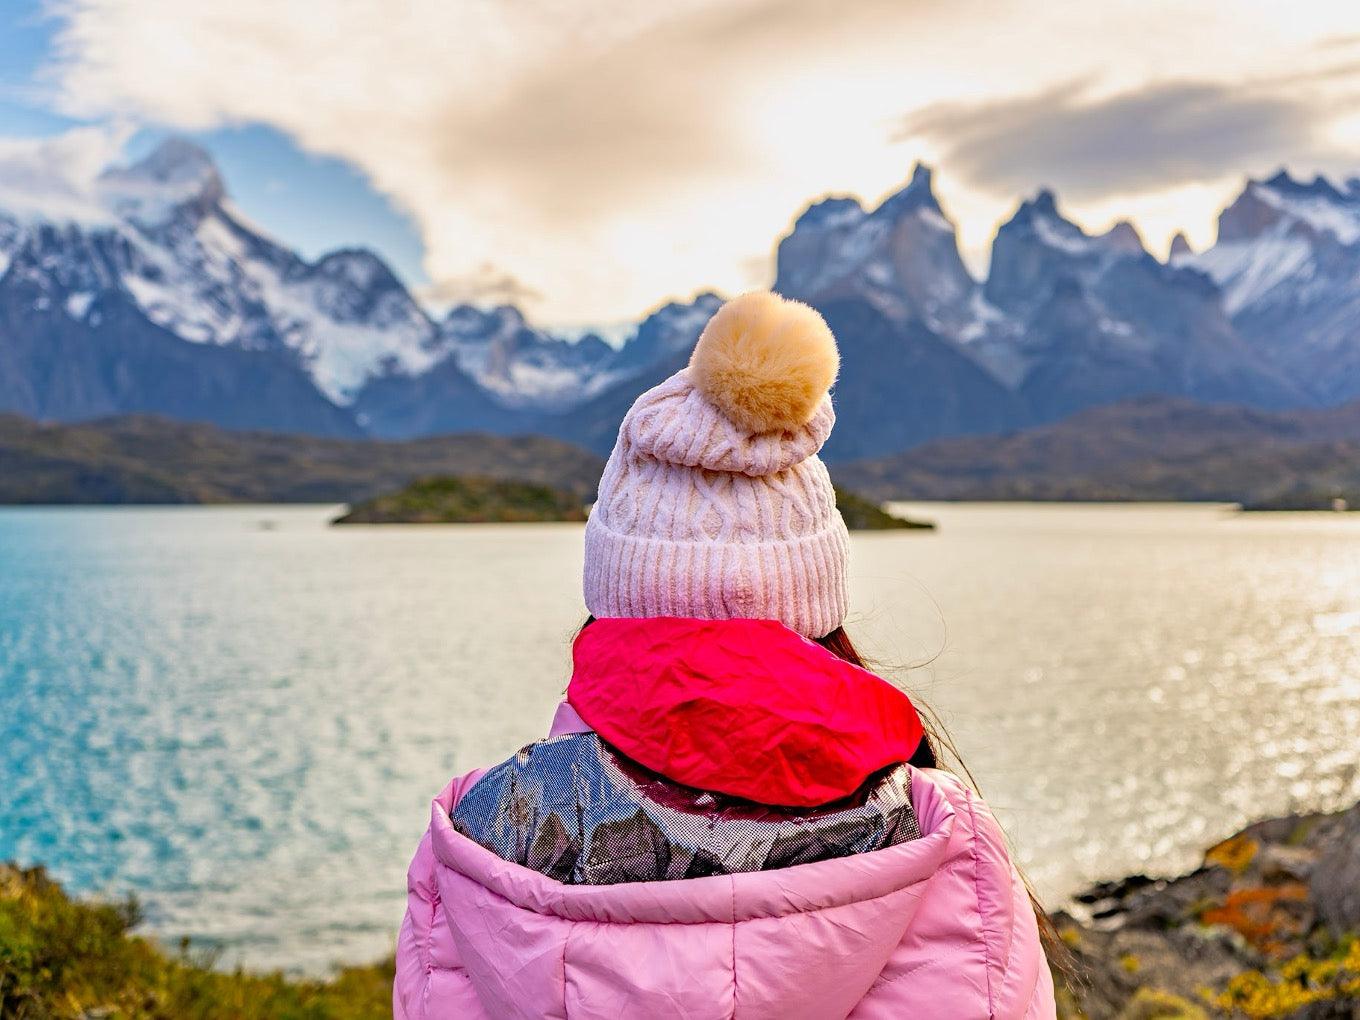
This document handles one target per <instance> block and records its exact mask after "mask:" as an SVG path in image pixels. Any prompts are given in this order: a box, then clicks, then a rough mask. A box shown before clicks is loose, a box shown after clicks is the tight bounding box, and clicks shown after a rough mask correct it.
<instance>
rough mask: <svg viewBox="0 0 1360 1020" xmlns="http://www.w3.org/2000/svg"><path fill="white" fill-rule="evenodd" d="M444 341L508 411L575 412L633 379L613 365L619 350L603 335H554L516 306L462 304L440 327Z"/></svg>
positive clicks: (467, 370) (461, 362) (451, 312)
mask: <svg viewBox="0 0 1360 1020" xmlns="http://www.w3.org/2000/svg"><path fill="white" fill-rule="evenodd" d="M439 337H440V342H441V346H443V347H445V348H447V349H448V350H450V351H452V352H453V355H454V357H455V358H456V359H457V362H458V365H459V367H460V368H462V370H463V371H464V372H466V373H468V374H469V375H470V376H472V377H473V378H474V379H476V380H477V382H478V383H480V384H481V385H482V386H483V387H484V388H485V389H486V390H487V391H488V392H490V393H493V394H495V395H496V396H497V397H499V398H500V399H501V401H502V402H503V403H504V404H505V406H507V407H513V408H533V409H536V410H560V409H566V408H570V407H573V406H575V405H576V404H579V403H582V402H584V401H585V400H588V399H589V398H590V397H592V396H594V395H595V394H596V393H599V392H600V391H601V390H603V389H605V388H606V387H608V386H609V385H611V384H612V383H614V382H616V381H618V379H619V378H621V377H622V375H626V374H627V373H626V372H625V373H620V372H619V371H618V370H617V369H616V368H615V367H614V366H613V365H612V364H611V361H612V359H614V357H615V356H616V351H615V350H614V348H613V347H611V346H610V345H609V344H607V343H606V342H605V341H604V340H603V339H602V338H601V337H600V336H599V335H598V334H595V333H590V332H587V333H586V334H585V335H583V336H581V337H580V338H578V339H575V340H571V341H568V340H565V339H563V338H561V337H558V336H553V335H552V334H550V333H547V332H545V331H544V330H541V329H535V328H534V327H532V326H530V325H529V324H528V323H527V322H525V320H524V314H523V313H522V312H521V311H520V310H519V309H518V308H515V307H514V306H512V305H500V306H498V307H496V308H491V309H480V308H476V307H474V306H472V305H459V306H458V307H457V308H454V309H453V310H452V311H450V312H449V313H448V315H447V316H446V317H445V318H444V321H443V322H442V323H440V327H439Z"/></svg>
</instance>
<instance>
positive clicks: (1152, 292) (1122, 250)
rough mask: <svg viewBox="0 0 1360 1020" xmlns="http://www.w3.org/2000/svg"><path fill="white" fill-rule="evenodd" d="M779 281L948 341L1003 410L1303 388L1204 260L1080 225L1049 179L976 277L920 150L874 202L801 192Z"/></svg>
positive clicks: (1046, 412) (1045, 410)
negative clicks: (1230, 307)
mask: <svg viewBox="0 0 1360 1020" xmlns="http://www.w3.org/2000/svg"><path fill="white" fill-rule="evenodd" d="M776 287H777V289H780V290H781V291H783V292H784V293H787V294H790V295H791V296H796V297H800V298H803V299H805V300H809V301H811V302H812V303H814V304H817V305H818V306H819V307H820V306H824V305H827V304H828V303H831V302H835V301H846V300H856V301H862V302H864V303H866V304H868V305H869V306H871V307H872V308H874V309H875V310H876V312H877V313H878V314H880V315H882V316H883V317H884V318H885V319H886V320H888V322H890V323H896V324H898V326H899V328H908V327H910V328H912V329H914V330H916V331H917V332H918V333H920V334H922V335H923V336H928V337H930V338H934V339H938V340H942V341H944V342H946V343H947V344H949V345H950V346H951V347H952V348H953V349H954V350H955V351H957V352H959V353H962V354H965V355H966V356H967V357H968V358H970V359H971V360H972V361H973V362H974V363H976V364H977V365H978V366H980V367H981V368H982V369H984V370H985V371H986V373H987V374H988V375H990V376H991V377H992V379H994V380H995V381H996V382H998V383H1000V384H1001V386H1002V387H1003V388H1004V389H1005V390H1006V391H1008V392H1010V393H1011V394H1014V395H1017V396H1019V397H1020V398H1021V400H1020V403H1021V404H1022V405H1023V410H1020V411H1017V412H1015V413H1016V415H1018V420H1016V419H1015V418H1012V423H1013V424H1019V423H1022V422H1023V421H1024V420H1031V419H1037V420H1045V419H1049V418H1052V417H1056V416H1060V415H1062V414H1065V413H1068V412H1070V411H1072V410H1076V409H1078V408H1081V407H1085V406H1089V405H1091V404H1095V403H1104V402H1108V401H1112V400H1118V399H1121V398H1123V397H1129V396H1136V395H1140V394H1144V393H1167V394H1177V395H1185V396H1197V397H1202V398H1207V399H1243V400H1248V401H1251V402H1257V403H1264V404H1267V405H1277V404H1284V403H1289V402H1294V401H1297V400H1299V399H1301V394H1300V393H1299V391H1298V389H1297V388H1296V387H1294V386H1293V385H1292V384H1291V383H1290V382H1289V381H1288V380H1287V379H1284V378H1283V377H1282V376H1281V374H1280V373H1279V372H1278V371H1277V370H1276V369H1275V368H1274V367H1273V366H1272V365H1270V364H1268V363H1266V362H1265V360H1264V359H1263V358H1261V357H1260V356H1259V354H1258V353H1257V352H1255V351H1253V350H1252V349H1250V348H1249V347H1248V346H1247V345H1245V344H1243V343H1242V342H1241V341H1240V339H1239V338H1238V337H1236V335H1235V333H1234V331H1233V329H1232V326H1231V324H1230V323H1229V322H1228V320H1227V317H1226V316H1225V315H1224V314H1223V312H1222V309H1221V307H1220V302H1219V295H1218V292H1217V290H1216V288H1215V287H1214V286H1213V285H1212V283H1210V282H1209V281H1208V280H1207V279H1206V278H1205V277H1204V276H1203V275H1202V274H1200V273H1198V272H1195V271H1194V270H1192V269H1188V268H1176V267H1168V266H1164V265H1162V264H1160V263H1159V262H1157V260H1156V259H1154V258H1153V257H1152V256H1151V255H1149V254H1148V253H1147V251H1146V250H1145V248H1144V246H1143V243H1142V240H1141V238H1140V237H1139V236H1138V233H1137V231H1136V230H1135V229H1134V228H1133V226H1132V225H1131V224H1129V223H1127V222H1121V223H1118V224H1116V225H1115V226H1114V227H1113V228H1111V229H1110V230H1109V231H1108V232H1107V233H1105V234H1101V235H1091V234H1087V233H1086V232H1085V231H1084V230H1082V229H1081V228H1080V227H1079V226H1078V225H1077V224H1075V223H1073V222H1072V221H1070V220H1068V219H1067V218H1065V217H1064V216H1063V215H1062V214H1061V212H1060V211H1059V209H1058V206H1057V200H1056V198H1055V196H1054V195H1053V194H1052V193H1051V192H1049V191H1041V192H1040V193H1039V194H1038V195H1037V196H1036V197H1035V198H1034V199H1032V200H1030V201H1027V202H1023V203H1022V204H1021V205H1020V206H1019V208H1018V209H1017V210H1016V212H1015V214H1014V215H1013V216H1012V217H1011V219H1010V220H1009V221H1008V222H1007V223H1005V224H1004V225H1003V226H1002V227H1001V228H1000V230H999V231H998V233H997V236H996V239H995V242H994V244H993V248H992V259H991V266H990V270H989V273H988V275H987V278H986V279H985V280H983V281H977V280H974V279H973V278H972V276H971V275H970V274H969V273H968V271H967V269H966V267H965V266H964V264H963V262H962V260H961V258H960V257H959V252H958V243H957V239H956V235H955V231H954V227H953V225H952V224H951V223H950V221H949V220H948V218H947V217H946V216H945V215H944V213H943V211H942V210H941V208H940V205H939V203H938V201H937V200H936V198H935V196H934V193H933V190H932V187H931V174H930V171H929V170H928V169H927V168H925V167H922V166H917V168H916V169H915V171H914V172H913V174H912V177H911V180H910V182H909V183H908V184H907V185H906V187H904V188H903V189H902V190H901V191H899V192H897V193H896V194H894V195H892V196H890V197H889V198H888V199H886V200H885V201H884V202H883V203H882V204H881V205H880V206H879V207H878V208H877V209H875V210H873V211H872V212H866V211H865V210H864V209H863V208H862V207H861V206H860V205H859V203H858V202H856V201H854V200H852V199H844V198H833V199H828V200H825V201H823V202H820V203H817V204H815V205H813V206H811V207H809V209H808V210H807V211H806V212H804V213H803V215H802V216H800V217H799V218H798V220H797V221H796V222H795V223H794V227H793V230H792V232H791V233H790V234H789V235H788V236H787V237H785V238H784V239H783V241H781V242H780V246H779V269H778V276H777V282H776ZM917 342H918V344H919V343H921V342H922V341H921V340H920V339H918V341H917ZM959 424H960V423H958V422H955V423H952V424H951V425H950V427H951V428H957V427H959ZM985 424H987V425H988V426H989V427H995V425H994V423H985Z"/></svg>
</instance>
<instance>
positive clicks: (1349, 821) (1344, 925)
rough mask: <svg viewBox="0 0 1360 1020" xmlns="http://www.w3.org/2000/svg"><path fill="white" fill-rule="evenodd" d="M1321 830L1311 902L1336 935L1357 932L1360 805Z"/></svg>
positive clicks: (1359, 876) (1358, 927)
mask: <svg viewBox="0 0 1360 1020" xmlns="http://www.w3.org/2000/svg"><path fill="white" fill-rule="evenodd" d="M1324 828H1325V831H1323V832H1322V833H1321V834H1320V835H1319V837H1318V851H1319V852H1318V858H1317V863H1316V864H1315V865H1314V867H1313V881H1312V895H1313V903H1314V905H1315V906H1316V907H1317V911H1318V913H1319V914H1320V915H1321V916H1322V918H1323V920H1325V921H1326V922H1327V924H1328V925H1330V926H1331V928H1332V930H1333V931H1335V932H1337V933H1338V934H1339V933H1341V932H1346V931H1356V930H1360V805H1356V806H1355V807H1353V808H1351V809H1350V810H1349V811H1347V812H1345V813H1344V814H1343V815H1341V816H1340V818H1338V819H1337V820H1336V822H1335V823H1334V824H1332V825H1328V826H1325V827H1324Z"/></svg>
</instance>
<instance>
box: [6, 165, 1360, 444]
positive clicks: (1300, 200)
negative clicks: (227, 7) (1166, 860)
mask: <svg viewBox="0 0 1360 1020" xmlns="http://www.w3.org/2000/svg"><path fill="white" fill-rule="evenodd" d="M2 183H4V182H0V184H2ZM0 194H11V195H13V194H15V192H14V191H13V189H11V190H10V191H9V192H5V191H4V190H3V189H0ZM21 204H22V203H21ZM35 208H36V206H34V204H33V203H27V204H22V208H20V206H19V205H16V206H15V207H14V208H10V209H8V210H7V209H4V208H0V411H17V412H19V413H21V414H25V415H28V416H30V417H40V418H53V419H62V420H75V419H81V418H89V417H95V416H99V415H109V414H118V413H126V412H130V411H144V412H152V413H159V414H165V415H169V416H172V417H182V418H198V419H204V420H209V421H214V422H217V423H218V424H223V425H228V426H230V427H241V428H270V429H281V430H290V431H303V432H315V433H321V434H362V433H367V434H370V435H378V436H389V437H397V436H420V435H428V434H431V433H436V432H453V431H474V430H475V431H490V432H498V433H524V432H539V433H543V434H547V435H552V436H556V437H559V438H565V439H570V440H572V441H575V442H578V443H581V444H583V445H587V446H590V447H591V448H593V449H595V450H598V451H601V452H606V451H607V450H608V448H609V446H610V445H611V444H612V442H613V439H614V433H615V430H616V429H617V426H618V422H619V420H620V419H621V418H622V416H623V414H624V412H625V411H626V410H627V408H628V406H629V405H630V404H631V402H632V400H633V398H634V397H635V396H636V395H637V393H638V392H640V391H641V390H642V389H643V388H645V387H647V386H649V385H652V384H653V383H655V382H658V381H660V379H662V378H664V377H665V376H666V375H668V374H669V373H671V372H673V371H675V370H676V369H678V368H679V367H681V366H682V365H683V364H684V363H685V360H686V359H687V358H688V356H689V352H690V351H691V349H692V348H693V346H694V343H695V341H696V340H697V338H698V336H699V333H700V331H701V329H702V328H703V325H704V323H705V322H706V321H707V320H708V318H709V317H710V316H711V315H712V314H713V312H714V311H715V310H716V309H717V308H718V306H719V304H720V303H721V300H722V299H721V298H720V297H719V296H717V295H715V294H711V293H705V294H700V295H698V296H697V297H695V298H694V299H692V300H690V301H682V302H671V303H668V304H664V305H662V306H660V307H658V308H657V309H656V310H655V311H653V312H652V313H651V314H649V315H647V316H645V317H644V318H643V319H641V321H639V322H638V323H637V324H636V326H634V327H632V328H628V327H626V326H625V327H615V328H614V329H613V330H611V331H610V332H609V333H607V334H606V333H605V332H604V331H598V332H592V331H590V330H585V331H579V332H575V333H571V334H567V333H560V332H554V331H551V330H547V329H543V328H541V327H538V326H535V325H533V324H532V323H530V322H528V321H526V319H525V317H524V315H523V314H522V313H521V312H520V311H519V310H518V309H516V308H514V307H511V306H501V307H495V308H479V307H474V306H471V305H463V306H459V307H457V308H454V309H453V310H452V311H450V312H448V313H447V314H446V315H445V316H443V317H442V318H440V319H439V320H437V321H436V320H435V319H434V318H432V317H431V316H430V315H429V314H428V313H427V312H426V310H425V309H424V308H422V307H421V305H420V304H419V303H418V302H417V301H416V300H415V299H414V297H413V296H412V295H411V293H410V292H409V291H408V290H407V289H406V287H405V286H404V285H403V284H402V282H401V281H400V280H399V279H398V278H397V277H396V276H395V274H394V273H393V272H392V271H391V270H390V269H389V268H388V266H387V265H386V264H385V263H384V262H383V261H382V260H381V259H380V258H379V257H378V256H377V255H375V254H373V253H372V252H370V251H366V250H363V249H357V248H356V249H346V250H341V251H337V252H332V253H330V254H328V255H325V256H323V257H321V258H318V259H315V260H309V259H306V258H303V257H302V256H300V255H299V254H297V253H296V252H295V251H293V250H291V249H290V248H288V247H287V246H286V245H284V244H282V243H281V242H279V241H276V240H274V239H271V238H270V237H268V236H267V235H266V234H265V233H264V232H263V231H261V230H259V229H258V228H256V227H254V226H252V225H251V223H250V222H249V220H248V219H247V218H246V217H245V216H244V215H243V214H242V213H241V212H240V211H239V210H237V209H236V208H235V207H234V206H233V205H232V203H231V200H230V198H229V196H228V190H227V188H226V187H225V185H224V183H223V181H222V179H221V176H220V174H219V173H218V171H217V169H216V167H215V166H214V165H213V163H212V161H211V159H210V158H209V157H208V156H207V154H206V153H204V152H203V151H202V150H201V149H199V148H198V147H197V146H195V145H193V144H191V143H189V142H186V141H183V140H179V139H171V140H169V141H167V142H165V143H164V144H162V145H161V146H160V147H159V148H157V149H156V150H155V151H154V152H152V153H151V154H150V155H149V156H147V157H146V158H145V159H142V160H140V161H139V162H137V163H134V164H132V165H130V166H125V167H115V168H111V169H109V170H107V171H105V172H104V173H103V174H102V175H101V176H100V177H99V179H98V180H97V182H96V183H95V186H94V188H93V194H92V195H89V196H80V197H79V201H76V200H69V201H66V200H64V204H63V205H62V207H61V210H60V211H58V212H44V213H41V214H39V213H35V212H34V209H35ZM775 287H776V289H778V290H779V291H781V292H783V293H785V294H788V295H790V296H793V297H797V298H800V299H802V300H805V301H808V302H810V303H812V304H814V305H815V306H817V307H818V308H819V309H820V310H821V311H822V312H823V314H824V315H825V316H826V318H827V319H828V321H829V322H830V323H831V325H832V328H833V329H834V330H835V331H836V333H837V336H838V337H839V338H840V342H841V346H842V353H843V358H842V373H841V376H840V379H839V381H838V384H837V390H836V396H837V407H838V414H839V416H840V422H841V424H840V427H838V429H837V430H836V433H835V435H834V437H833V440H832V442H831V444H830V445H829V446H828V448H827V455H828V457H830V458H831V459H842V460H843V459H849V458H854V457H865V456H877V455H880V454H885V453H893V452H896V451H898V450H901V449H904V448H906V447H909V446H911V445H913V444H916V443H920V442H922V441H924V440H927V439H931V438H935V437H940V436H948V435H957V434H963V433H974V432H994V431H1000V430H1007V429H1013V428H1018V427H1023V426H1025V425H1029V424H1032V423H1034V422H1037V421H1044V420H1049V419H1052V418H1055V417H1059V416H1062V415H1064V414H1067V413H1069V412H1072V411H1075V410H1078V409H1080V408H1084V407H1088V406H1093V405H1099V404H1104V403H1109V402H1112V401H1116V400H1121V399H1124V398H1127V397H1133V396H1141V395H1147V394H1163V395H1173V396H1182V397H1192V398H1196V399H1201V400H1214V401H1235V402H1244V403H1251V404H1256V405H1260V406H1267V407H1274V406H1284V405H1291V404H1306V403H1326V402H1336V401H1339V400H1341V399H1344V398H1346V397H1350V396H1355V395H1357V394H1360V180H1356V181H1351V182H1348V183H1347V184H1346V185H1344V186H1336V185H1333V184H1330V183H1328V182H1327V181H1325V180H1321V179H1319V180H1316V181H1313V182H1311V183H1300V182H1297V181H1295V180H1293V179H1292V178H1290V177H1288V175H1286V174H1281V175H1278V176H1276V177H1274V178H1271V179H1270V180H1269V181H1264V182H1256V181H1252V182H1249V183H1248V185H1247V187H1246V189H1245V190H1244V192H1243V194H1242V195H1241V196H1240V197H1239V198H1238V199H1237V200H1236V201H1235V202H1234V203H1233V204H1232V206H1231V207H1230V208H1229V209H1227V210H1226V211H1225V212H1224V214H1223V217H1222V220H1221V228H1220V238H1219V241H1218V243H1216V244H1215V245H1214V246H1213V247H1211V248H1209V249H1208V250H1206V251H1203V252H1200V253H1194V252H1192V251H1191V250H1190V247H1189V245H1188V244H1187V243H1186V242H1185V239H1184V238H1183V237H1182V238H1179V239H1178V241H1177V242H1176V243H1175V244H1173V246H1172V254H1171V257H1170V259H1169V261H1168V263H1166V264H1163V263H1161V262H1159V261H1158V260H1157V259H1155V258H1153V257H1152V256H1151V255H1150V254H1148V252H1147V251H1146V250H1145V248H1144V246H1143V243H1142V240H1141V239H1140V238H1139V236H1138V233H1137V231H1136V230H1135V229H1134V228H1133V227H1132V226H1131V225H1130V224H1128V223H1119V224H1117V225H1115V226H1114V227H1113V228H1112V229H1110V230H1109V231H1108V232H1106V233H1104V234H1088V233H1087V232H1085V231H1084V230H1082V229H1081V228H1080V227H1079V226H1078V225H1077V224H1076V223H1074V222H1072V221H1071V220H1069V219H1067V218H1066V217H1065V216H1064V215H1063V214H1062V212H1061V211H1060V208H1059V204H1058V201H1057V199H1056V197H1055V196H1054V195H1053V194H1052V193H1050V192H1047V191H1041V192H1039V194H1038V195H1036V196H1035V197H1034V198H1033V199H1031V200H1029V201H1026V202H1023V203H1021V204H1020V205H1019V206H1018V208H1017V209H1016V212H1015V214H1014V215H1013V216H1012V217H1011V218H1010V220H1008V221H1007V222H1006V223H1005V224H1004V225H1003V226H1002V227H1001V228H1000V230H999V231H998V234H997V236H996V239H995V242H994V246H993V251H992V257H991V263H990V268H989V271H988V273H987V276H986V277H985V278H984V279H976V278H974V276H973V275H972V274H971V273H970V272H969V270H968V268H967V267H966V266H965V264H964V262H963V260H962V259H961V258H960V255H959V248H958V240H957V235H956V231H955V229H954V226H953V224H952V223H951V222H950V220H949V218H948V216H947V215H946V213H945V212H944V210H943V209H942V208H941V206H940V203H939V201H938V200H937V198H936V195H935V192H934V187H933V180H932V174H931V171H930V169H929V168H927V167H925V166H922V165H918V166H917V167H916V168H915V169H914V170H913V172H912V173H911V176H910V179H909V180H908V181H907V182H906V183H905V184H904V185H903V187H902V188H901V189H900V190H898V191H896V192H895V193H893V194H891V195H890V196H888V197H887V198H886V199H885V200H884V201H882V202H881V203H879V204H878V205H877V206H876V207H873V208H866V206H865V205H864V204H862V203H861V202H860V201H858V200H857V199H854V198H847V197H831V198H826V199H823V200H821V201H818V202H815V203H813V204H811V205H810V206H808V207H807V208H806V209H805V210H804V212H803V213H802V214H801V215H800V216H798V217H797V218H796V220H795V221H794V223H793V225H792V228H791V230H790V231H789V233H788V234H787V235H786V236H785V237H783V238H782V239H781V240H780V241H779V244H778V251H777V275H776V280H775ZM605 336H608V337H609V339H608V340H606V339H605Z"/></svg>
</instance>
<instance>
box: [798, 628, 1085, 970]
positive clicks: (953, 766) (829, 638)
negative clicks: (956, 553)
mask: <svg viewBox="0 0 1360 1020" xmlns="http://www.w3.org/2000/svg"><path fill="white" fill-rule="evenodd" d="M816 640H817V644H819V645H821V646H822V647H823V648H825V649H826V650H827V651H828V652H830V653H831V654H832V655H835V656H836V657H837V658H840V659H844V660H845V661H846V662H848V663H850V664H851V665H854V666H859V667H860V668H861V669H868V670H870V671H873V669H874V667H873V665H872V664H871V663H870V662H868V661H866V660H865V658H864V656H862V655H860V653H859V649H857V648H856V647H855V643H854V642H853V641H851V640H850V635H849V634H847V633H846V632H845V628H844V627H837V628H836V629H835V630H833V631H832V632H831V633H830V634H828V635H826V637H822V638H817V639H816ZM912 704H913V705H914V706H915V707H916V714H917V715H918V716H920V718H921V728H922V729H923V730H924V731H925V737H924V738H923V739H922V741H921V746H920V747H919V748H917V750H916V753H915V754H913V755H912V756H911V764H912V765H914V766H916V767H917V768H929V769H936V768H938V769H944V770H945V771H948V772H954V773H956V774H958V775H960V776H961V777H962V778H963V779H965V780H967V782H968V785H969V786H971V787H972V788H973V790H974V791H976V792H980V791H978V783H977V780H976V779H974V778H973V774H972V773H971V772H969V771H968V766H967V765H965V764H964V763H963V759H962V758H961V757H960V756H959V751H958V748H957V747H956V746H955V745H954V741H953V738H951V737H950V736H949V733H948V731H947V730H946V729H945V727H944V724H943V723H942V722H941V721H940V717H939V716H938V715H936V714H935V712H934V711H932V710H931V708H930V707H929V706H928V705H925V704H923V703H922V702H921V701H919V700H918V699H916V698H913V699H912ZM1016 871H1017V873H1018V874H1020V880H1021V881H1022V882H1024V883H1025V892H1026V893H1027V894H1028V895H1029V902H1030V905H1031V906H1032V907H1033V908H1034V917H1035V919H1036V920H1037V921H1038V923H1039V939H1040V941H1041V942H1042V943H1043V947H1044V953H1045V954H1046V955H1047V957H1048V962H1049V965H1050V966H1051V967H1052V968H1053V969H1054V970H1055V971H1057V972H1058V974H1060V975H1061V976H1062V977H1064V978H1066V979H1067V980H1068V981H1069V982H1070V981H1072V980H1073V979H1074V977H1075V967H1074V963H1073V959H1072V951H1071V949H1070V948H1069V947H1068V945H1067V943H1066V942H1064V941H1063V940H1062V936H1061V935H1059V934H1058V929H1057V927H1056V926H1055V925H1054V924H1053V919H1052V918H1051V917H1049V916H1048V911H1046V910H1045V909H1044V907H1043V904H1041V903H1040V902H1039V897H1038V896H1036V895H1035V894H1034V887H1033V886H1032V885H1030V881H1029V879H1028V878H1026V877H1025V875H1024V874H1023V873H1022V872H1020V871H1019V869H1018V868H1017V869H1016Z"/></svg>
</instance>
